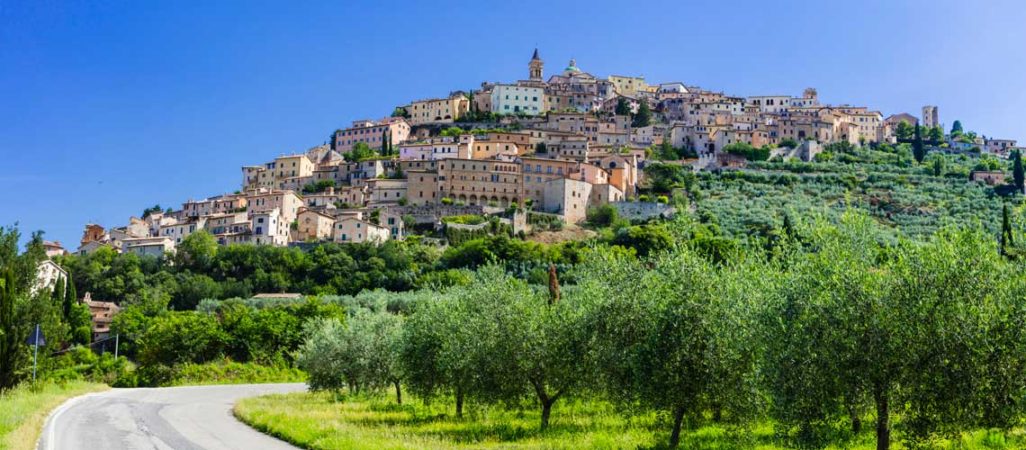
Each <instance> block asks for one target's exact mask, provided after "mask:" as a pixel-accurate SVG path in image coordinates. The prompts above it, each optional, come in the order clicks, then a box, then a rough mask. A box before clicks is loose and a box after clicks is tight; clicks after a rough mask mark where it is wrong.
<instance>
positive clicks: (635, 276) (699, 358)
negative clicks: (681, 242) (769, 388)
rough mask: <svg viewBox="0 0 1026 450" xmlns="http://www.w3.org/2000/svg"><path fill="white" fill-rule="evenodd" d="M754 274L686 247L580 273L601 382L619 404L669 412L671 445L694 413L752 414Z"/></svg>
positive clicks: (609, 260) (602, 261)
mask: <svg viewBox="0 0 1026 450" xmlns="http://www.w3.org/2000/svg"><path fill="white" fill-rule="evenodd" d="M743 266H746V267H747V265H743ZM752 267H754V266H752ZM749 268H751V267H749ZM755 275H756V274H754V273H746V272H745V271H744V270H741V265H739V266H736V267H724V268H721V267H717V266H714V265H712V264H711V263H709V262H708V261H706V260H705V259H703V258H702V257H700V256H699V255H698V254H697V253H695V252H694V251H693V250H691V249H689V248H686V247H678V248H676V249H674V250H672V251H671V252H669V253H667V254H663V255H661V256H659V257H657V258H655V259H653V260H650V261H646V262H641V261H637V260H635V259H633V258H630V257H624V256H622V255H616V254H614V253H608V254H605V255H604V256H601V257H598V258H592V260H591V262H590V263H589V264H587V265H586V266H585V267H583V268H582V269H581V271H580V273H579V274H578V279H579V283H578V291H577V294H578V295H583V296H588V297H590V298H591V299H592V300H593V301H594V302H595V303H594V304H593V305H592V307H591V308H590V309H589V312H588V318H587V320H586V321H585V323H586V328H587V329H588V330H589V331H590V335H591V340H592V341H591V342H592V346H593V348H594V349H595V351H594V358H593V359H592V361H591V363H592V367H593V369H594V372H595V373H596V374H597V376H598V385H599V386H601V387H602V388H604V390H605V391H606V392H607V393H608V395H609V396H610V397H611V398H613V399H614V400H617V401H619V402H620V403H621V404H626V405H641V406H643V407H646V408H649V409H652V410H657V411H666V412H669V413H670V414H671V416H672V418H673V428H672V431H671V435H670V440H669V444H670V446H671V447H676V446H677V445H679V443H680V437H681V431H682V429H683V428H684V421H685V419H686V418H688V417H691V418H695V419H697V418H699V417H700V416H701V415H702V413H703V412H705V411H709V410H716V411H719V410H722V409H724V408H726V409H727V410H728V411H731V412H733V413H734V415H733V417H734V418H736V419H741V418H743V417H745V416H746V415H747V414H748V413H749V412H752V411H754V410H755V408H756V407H757V403H758V392H757V382H756V381H757V378H756V377H755V374H756V364H757V361H758V354H759V350H758V348H757V345H758V342H757V341H756V340H755V339H751V337H752V336H754V333H755V332H756V329H755V328H754V326H753V324H754V322H755V319H756V318H757V317H758V314H757V311H758V304H759V302H758V301H756V300H755V299H756V298H757V295H756V289H754V288H755V287H756V286H759V285H761V284H762V283H761V282H759V283H748V281H754V280H756V279H757V278H758V277H757V276H755ZM638 287H643V288H641V289H639V288H638Z"/></svg>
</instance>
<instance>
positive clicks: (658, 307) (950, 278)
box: [301, 212, 1026, 448]
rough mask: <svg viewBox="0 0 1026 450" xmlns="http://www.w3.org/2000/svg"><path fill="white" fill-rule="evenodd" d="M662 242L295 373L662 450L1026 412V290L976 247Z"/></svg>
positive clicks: (964, 240) (829, 231) (981, 423)
mask: <svg viewBox="0 0 1026 450" xmlns="http://www.w3.org/2000/svg"><path fill="white" fill-rule="evenodd" d="M662 227H663V228H665V230H664V232H665V233H666V234H667V235H670V236H676V237H677V239H675V240H671V241H670V242H669V243H668V244H667V245H665V246H661V247H656V248H651V249H650V250H648V251H647V252H646V254H643V255H641V257H635V256H633V255H634V252H622V251H617V250H616V249H615V247H601V246H600V247H594V248H590V249H587V250H585V251H584V255H583V256H582V258H581V261H580V262H579V263H578V264H577V265H576V266H574V268H573V269H571V270H570V271H569V273H568V276H567V277H565V278H567V280H569V281H567V280H563V283H562V284H563V286H562V287H561V288H559V289H557V291H561V292H562V295H556V296H553V295H552V294H551V293H552V292H554V291H552V290H551V288H550V289H546V288H545V284H544V283H531V282H527V281H525V280H524V279H521V278H518V277H515V276H511V275H510V274H509V273H508V272H507V271H506V270H503V268H502V267H501V266H495V265H487V266H484V267H482V268H480V269H479V270H478V271H477V272H476V273H475V274H474V276H473V278H472V279H471V281H470V283H469V284H466V285H459V286H453V287H450V288H448V289H444V290H435V291H426V292H422V293H421V294H420V295H421V296H420V297H419V298H418V299H417V300H416V302H415V303H414V306H413V307H412V308H410V309H409V310H407V311H406V312H403V313H400V316H399V317H397V318H396V319H386V318H385V317H386V316H387V313H383V312H382V310H380V309H378V310H376V311H368V312H363V313H356V314H351V315H350V319H349V322H347V323H346V324H342V323H340V322H334V321H330V322H326V323H322V324H315V325H314V327H315V328H314V331H313V332H311V337H310V339H308V340H307V342H306V344H305V346H304V347H303V350H302V352H301V354H302V357H301V360H302V361H304V364H305V365H306V366H307V367H309V368H310V370H318V369H316V368H322V369H320V372H321V373H326V374H330V375H331V376H328V377H325V378H324V379H323V382H322V383H318V385H317V387H319V388H324V389H334V390H342V389H345V388H347V387H348V388H350V389H352V390H354V391H358V390H362V389H370V390H374V389H375V387H378V388H380V387H382V386H399V385H400V384H402V385H405V386H406V387H408V388H409V389H411V390H412V391H413V392H414V393H416V394H417V395H418V396H421V397H426V398H432V397H435V398H439V397H440V398H450V399H453V401H454V403H455V411H456V414H457V415H461V414H462V412H463V408H464V406H463V405H464V403H465V402H474V403H477V404H500V405H534V407H536V408H539V410H540V411H541V413H540V416H539V417H540V420H541V428H542V429H545V428H546V427H547V426H548V423H549V417H550V414H557V415H558V406H557V405H558V404H559V400H560V399H563V398H567V397H575V396H580V397H586V398H595V397H601V398H605V399H607V400H609V401H612V402H614V403H615V404H619V405H622V409H621V411H622V413H623V414H634V413H636V412H637V411H638V410H639V409H640V410H642V411H645V410H647V411H655V412H661V413H664V414H666V416H667V417H669V418H670V419H671V420H670V427H669V431H670V437H669V442H670V444H671V446H675V445H677V444H678V443H679V442H680V436H681V433H682V430H684V429H686V428H688V427H691V426H694V425H695V424H701V423H703V422H705V421H708V420H712V421H723V422H732V423H736V424H742V425H743V424H745V423H749V422H750V421H752V420H755V419H757V418H765V417H771V418H773V419H774V420H775V423H776V424H777V425H776V427H777V428H778V433H779V434H780V436H781V437H782V439H784V440H785V441H786V442H788V443H790V444H793V445H798V446H813V447H818V446H823V445H825V444H826V443H828V442H835V441H837V440H841V441H844V440H847V439H852V438H853V437H854V436H857V435H858V434H859V433H860V432H861V424H862V421H863V420H864V419H867V418H868V419H871V420H872V421H873V422H874V423H875V425H876V426H875V430H876V431H875V434H876V438H877V440H878V442H880V446H881V448H886V447H887V446H888V445H889V443H890V442H891V441H892V440H894V438H893V437H892V433H894V432H898V433H899V436H900V439H901V440H902V441H905V442H907V443H910V444H917V443H925V442H929V441H930V440H931V439H934V438H937V437H941V436H950V435H952V434H953V433H958V432H960V431H963V430H968V429H975V428H998V429H1010V428H1012V427H1013V426H1016V424H1017V423H1019V421H1020V420H1021V418H1022V417H1023V413H1024V412H1026V411H1024V406H1026V405H1024V404H1023V401H1022V399H1023V398H1024V395H1026V379H1023V378H1022V377H1021V376H1018V374H1021V373H1022V371H1023V369H1026V336H1024V335H1023V334H1022V333H1019V332H1018V331H1017V330H1021V329H1023V327H1024V326H1026V323H1023V321H1024V320H1026V319H1023V318H1024V317H1026V310H1024V308H1026V307H1024V306H1023V305H1022V304H1021V302H1019V301H1017V297H1016V293H1017V292H1021V289H1022V288H1023V286H1024V283H1026V276H1024V275H1023V274H1022V273H1023V272H1022V270H1021V267H1020V265H1019V263H1018V262H1015V261H1013V260H1010V259H1009V258H1006V257H1003V256H1001V254H1000V252H999V251H998V248H997V246H996V243H995V239H994V238H993V237H992V236H990V235H989V234H987V233H986V232H983V231H975V230H973V229H966V228H943V229H941V230H939V231H938V232H936V233H935V234H933V235H930V236H928V237H926V238H925V239H924V240H920V241H913V240H908V239H905V238H900V239H897V240H895V239H894V238H893V237H892V236H889V234H888V233H886V232H885V231H884V230H883V229H881V228H880V227H879V225H878V224H876V223H875V222H874V221H873V220H872V219H871V218H870V217H868V216H866V215H864V214H858V213H853V212H851V213H846V214H845V215H844V216H843V217H842V218H840V219H839V222H838V224H837V225H830V224H828V223H827V222H825V221H818V222H814V223H812V224H804V225H802V224H794V223H790V225H788V228H787V229H786V230H784V231H783V232H782V233H781V234H780V236H779V237H778V240H777V242H776V243H775V244H774V245H772V246H755V247H753V246H741V247H737V248H734V249H733V250H732V251H722V252H709V251H708V249H707V248H706V247H704V246H702V245H698V243H699V242H702V241H701V239H698V237H700V236H703V235H704V234H706V233H708V227H706V226H705V225H702V224H697V223H691V222H689V221H687V220H681V221H677V222H674V223H670V224H666V225H662ZM632 228H633V227H632ZM687 236H692V237H693V238H690V239H689V238H687ZM553 273H554V272H553ZM549 283H550V285H551V283H556V284H557V286H558V284H559V283H560V282H559V281H558V280H556V279H554V278H552V279H550V280H549ZM386 323H387V324H388V325H387V326H385V325H382V324H386ZM396 327H399V328H401V329H402V331H401V333H399V332H398V331H396ZM386 329H387V330H390V331H387V332H385V331H383V330H386ZM383 352H385V353H387V352H393V353H392V354H391V356H387V357H386V356H383V355H382V353H383ZM373 361H380V362H377V363H374V362H373ZM351 364H356V366H355V367H356V369H352V373H353V375H351V376H342V375H340V374H343V373H347V371H346V370H341V369H340V368H344V367H350V365H351ZM367 364H370V365H372V366H375V367H379V368H380V369H377V370H371V369H368V368H366V366H365V365H367ZM324 368H327V369H324ZM332 377H335V378H334V379H333V378H332ZM397 377H398V380H401V381H399V382H397V381H396V380H397ZM553 411H555V412H553ZM841 424H847V425H841Z"/></svg>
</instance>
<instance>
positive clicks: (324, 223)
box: [296, 209, 335, 241]
mask: <svg viewBox="0 0 1026 450" xmlns="http://www.w3.org/2000/svg"><path fill="white" fill-rule="evenodd" d="M298 221H299V225H298V227H297V228H296V240H299V241H307V240H312V241H322V240H330V239H331V234H332V232H333V231H334V230H333V228H334V226H335V218H334V217H332V216H329V215H327V214H323V213H319V212H317V211H314V210H312V209H303V210H302V211H300V212H299V219H298Z"/></svg>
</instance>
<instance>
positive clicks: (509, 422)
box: [235, 393, 1026, 450]
mask: <svg viewBox="0 0 1026 450" xmlns="http://www.w3.org/2000/svg"><path fill="white" fill-rule="evenodd" d="M561 403H562V401H561ZM468 406H469V405H468ZM465 414H466V417H465V418H464V419H463V420H459V419H456V418H455V417H454V416H453V411H452V407H451V405H448V404H442V403H437V404H432V405H430V406H425V405H423V404H422V402H420V401H408V400H407V401H406V402H405V403H404V404H403V405H402V406H399V405H396V404H395V401H394V399H392V398H390V397H384V396H382V397H371V398H368V397H357V398H351V399H346V400H341V401H336V400H335V398H334V396H333V395H332V394H328V393H297V394H284V395H269V396H265V397H256V398H250V399H245V400H242V401H241V402H239V403H238V404H237V405H236V406H235V415H236V416H237V417H238V418H239V419H240V420H242V421H243V422H246V423H248V424H249V425H250V426H253V427H254V428H256V429H258V430H261V431H263V432H265V433H268V434H271V435H274V436H277V437H279V438H281V439H284V440H286V441H289V442H291V443H293V444H295V445H297V446H300V447H303V448H308V449H319V450H333V449H423V448H429V449H456V448H459V449H470V448H473V449H485V448H522V449H528V448H529V449H535V448H538V449H541V448H544V449H577V448H597V449H617V448H645V449H655V448H664V447H665V442H666V441H667V439H668V437H669V425H668V423H667V422H666V419H665V418H660V417H658V416H656V415H655V414H642V415H636V416H634V417H632V418H631V419H627V418H625V417H624V416H622V415H620V414H617V413H616V411H615V410H614V409H613V407H612V406H611V405H609V404H606V403H600V402H581V401H578V402H567V403H562V404H559V403H557V404H556V406H555V407H554V409H553V413H552V423H551V426H550V428H549V430H548V431H546V432H544V433H542V432H539V431H538V417H539V413H538V412H537V411H535V410H533V409H526V410H520V411H518V410H506V409H503V408H471V409H468V410H467V411H466V412H465ZM867 425H868V426H867V427H866V428H868V430H867V431H865V432H863V433H862V434H860V435H859V436H857V437H855V438H854V439H851V440H849V441H847V442H844V443H839V444H836V445H833V446H830V447H829V448H834V449H842V448H843V449H867V450H868V449H874V448H876V447H875V441H874V437H873V434H872V426H871V422H870V423H869V424H867ZM1024 447H1026V437H1024V436H1023V434H1022V433H1021V431H1017V432H1014V433H1011V434H1010V435H1005V434H1003V433H999V432H989V433H988V432H986V431H979V432H976V433H966V434H965V435H963V436H962V437H961V438H960V439H955V440H945V441H938V442H934V443H932V445H931V446H930V448H945V449H992V448H998V449H1011V448H1024ZM680 448H682V449H783V448H787V447H786V446H785V445H783V444H782V443H781V441H779V440H778V439H777V438H776V437H775V435H774V430H773V427H772V425H771V424H770V423H768V422H763V423H761V424H759V425H756V426H753V427H749V428H746V429H744V430H737V429H730V428H727V427H724V426H720V425H716V424H712V425H705V426H701V427H700V428H698V429H695V430H692V431H690V432H687V433H686V434H685V435H684V436H682V438H681V444H680ZM892 448H895V449H901V448H903V447H902V446H901V445H900V444H898V443H895V445H893V446H892Z"/></svg>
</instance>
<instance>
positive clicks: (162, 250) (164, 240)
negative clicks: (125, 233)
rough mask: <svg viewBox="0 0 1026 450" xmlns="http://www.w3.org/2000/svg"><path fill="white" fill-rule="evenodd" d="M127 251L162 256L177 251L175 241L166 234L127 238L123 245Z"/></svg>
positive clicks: (140, 254)
mask: <svg viewBox="0 0 1026 450" xmlns="http://www.w3.org/2000/svg"><path fill="white" fill-rule="evenodd" d="M122 249H123V250H124V252H125V253H134V254H136V255H139V256H152V257H156V258H161V257H163V256H164V255H165V254H167V253H173V252H174V251H175V242H174V241H172V240H171V238H168V237H165V236H157V237H144V238H131V239H125V241H124V242H123V245H122Z"/></svg>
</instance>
